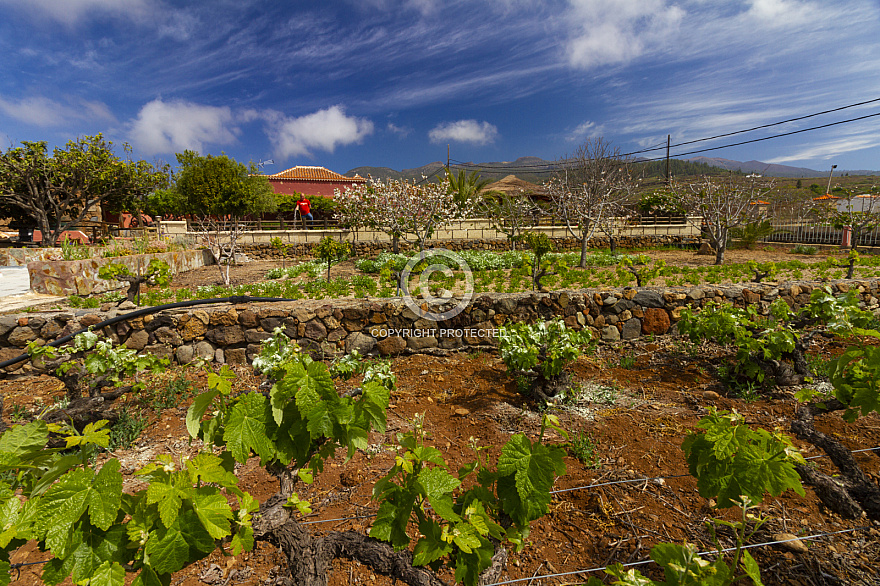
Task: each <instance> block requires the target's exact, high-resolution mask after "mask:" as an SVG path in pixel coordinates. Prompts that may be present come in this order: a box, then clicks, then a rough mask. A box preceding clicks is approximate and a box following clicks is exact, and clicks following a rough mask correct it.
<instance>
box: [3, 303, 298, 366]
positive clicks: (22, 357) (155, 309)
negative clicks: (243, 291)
mask: <svg viewBox="0 0 880 586" xmlns="http://www.w3.org/2000/svg"><path fill="white" fill-rule="evenodd" d="M281 301H297V300H296V299H287V298H285V297H249V296H247V295H234V296H232V297H219V298H216V299H190V300H189V301H178V302H176V303H167V304H165V305H155V306H152V307H145V308H144V309H138V310H135V311H132V312H130V313H126V314H124V315H117V316H116V317H113V318H110V319H108V320H104V321H102V322H100V323H97V324H95V325H93V326H89V327H87V328H83V329H81V330H79V331H76V332H73V333H72V334H70V335H67V336H64V337H63V338H58V339H57V340H55V341H54V342H49V343H48V344H45V346H50V347H52V348H58V347H59V346H62V345H64V344H66V343H67V342H69V341H71V340H72V339H73V338H74V337H75V336H77V335H79V334H82V333H83V332H87V331H89V330H91V329H100V328H104V327H106V326H112V325H113V324H116V323H119V322H123V321H128V320H130V319H134V318H137V317H141V316H142V315H149V314H151V313H158V312H160V311H165V310H166V309H177V308H181V307H193V306H195V305H210V304H212V303H233V304H240V303H277V302H281ZM28 358H30V354H28V353H27V352H25V353H24V354H22V355H20V356H16V357H15V358H10V359H9V360H4V361H3V362H0V369H3V368H6V367H7V366H12V365H13V364H17V363H19V362H21V361H22V360H27V359H28Z"/></svg>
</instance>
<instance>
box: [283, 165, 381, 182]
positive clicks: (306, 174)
mask: <svg viewBox="0 0 880 586" xmlns="http://www.w3.org/2000/svg"><path fill="white" fill-rule="evenodd" d="M267 178H268V179H294V180H296V179H298V180H300V181H333V182H337V183H364V182H366V179H364V178H363V177H361V176H360V175H355V176H354V177H346V176H345V175H340V174H339V173H334V172H333V171H331V170H329V169H325V168H324V167H313V166H306V165H297V166H296V167H291V168H290V169H287V170H286V171H281V172H280V173H275V174H274V175H267Z"/></svg>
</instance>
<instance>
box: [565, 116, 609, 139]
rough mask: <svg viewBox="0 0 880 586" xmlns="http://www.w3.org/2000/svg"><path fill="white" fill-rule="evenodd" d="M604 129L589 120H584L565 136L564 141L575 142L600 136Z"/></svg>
mask: <svg viewBox="0 0 880 586" xmlns="http://www.w3.org/2000/svg"><path fill="white" fill-rule="evenodd" d="M604 131H605V128H604V127H603V126H602V125H601V124H596V123H595V122H593V121H591V120H585V121H583V122H581V123H580V124H578V125H577V126H576V127H575V128H574V130H572V131H571V132H569V133H568V135H566V137H565V140H567V141H569V142H576V141H579V140H583V139H585V138H587V137H590V136H602V133H603V132H604Z"/></svg>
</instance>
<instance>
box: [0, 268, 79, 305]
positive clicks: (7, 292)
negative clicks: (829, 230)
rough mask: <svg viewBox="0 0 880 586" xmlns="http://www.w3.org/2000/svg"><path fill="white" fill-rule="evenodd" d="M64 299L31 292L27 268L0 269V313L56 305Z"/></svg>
mask: <svg viewBox="0 0 880 586" xmlns="http://www.w3.org/2000/svg"><path fill="white" fill-rule="evenodd" d="M63 299H64V297H56V296H55V295H44V294H41V293H33V292H31V280H30V277H29V276H28V270H27V267H0V313H7V312H12V311H21V310H22V309H25V308H27V307H33V306H34V305H42V304H44V303H57V302H59V301H61V300H63Z"/></svg>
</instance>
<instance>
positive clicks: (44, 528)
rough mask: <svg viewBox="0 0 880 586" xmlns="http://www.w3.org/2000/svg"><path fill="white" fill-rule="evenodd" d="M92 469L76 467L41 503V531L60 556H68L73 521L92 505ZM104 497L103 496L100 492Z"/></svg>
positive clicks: (52, 548)
mask: <svg viewBox="0 0 880 586" xmlns="http://www.w3.org/2000/svg"><path fill="white" fill-rule="evenodd" d="M93 479H94V473H93V472H92V471H91V470H72V471H71V472H68V473H67V474H65V475H64V476H62V477H61V479H60V480H59V481H58V482H57V483H56V484H55V485H54V486H52V488H50V489H49V490H48V491H47V492H46V494H45V496H44V497H43V498H42V499H41V500H40V503H39V514H38V516H39V524H40V528H39V531H40V533H41V534H45V536H46V545H47V546H48V547H49V548H50V549H51V550H52V551H53V552H54V553H55V556H56V557H60V558H65V557H67V553H68V549H69V548H70V547H71V546H73V545H74V543H73V541H72V540H73V535H72V530H73V524H74V523H76V522H77V521H78V520H79V518H80V517H81V516H82V514H83V513H84V512H85V511H86V508H87V507H88V506H89V502H90V497H91V495H92V491H93V488H92V480H93ZM99 498H100V495H99Z"/></svg>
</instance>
